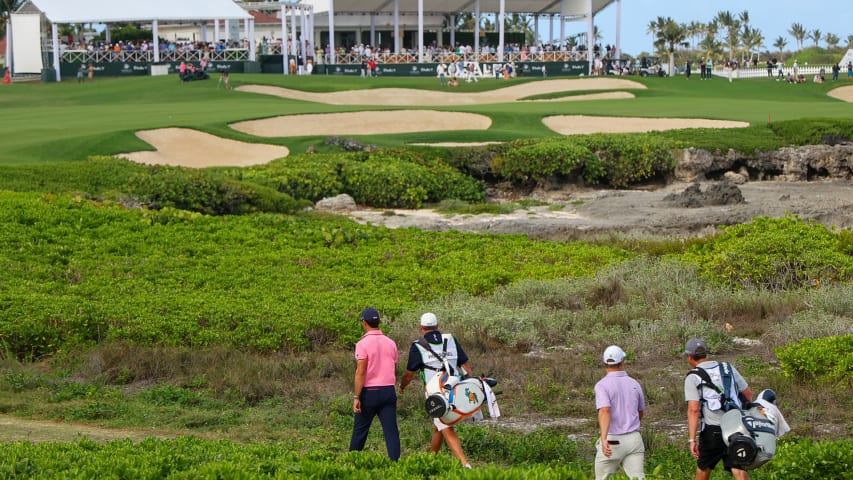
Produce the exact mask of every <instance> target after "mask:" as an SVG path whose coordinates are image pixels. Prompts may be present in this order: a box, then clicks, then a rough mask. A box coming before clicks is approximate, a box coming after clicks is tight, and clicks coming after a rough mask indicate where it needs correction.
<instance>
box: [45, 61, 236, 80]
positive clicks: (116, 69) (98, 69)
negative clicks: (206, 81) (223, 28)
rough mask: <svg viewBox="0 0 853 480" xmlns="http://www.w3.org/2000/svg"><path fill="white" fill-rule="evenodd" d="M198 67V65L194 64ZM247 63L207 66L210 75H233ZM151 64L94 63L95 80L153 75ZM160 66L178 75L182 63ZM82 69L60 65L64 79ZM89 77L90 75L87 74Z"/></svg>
mask: <svg viewBox="0 0 853 480" xmlns="http://www.w3.org/2000/svg"><path fill="white" fill-rule="evenodd" d="M193 63H194V64H195V65H196V66H198V63H196V62H193ZM245 63H246V62H210V63H209V64H208V65H207V72H208V73H216V72H221V71H223V70H226V69H227V70H229V71H230V72H231V73H244V72H245ZM83 65H84V68H88V63H84V64H83ZM151 65H152V64H151V63H148V62H111V63H109V62H104V63H93V64H92V68H94V69H95V78H98V77H131V76H141V75H150V74H151ZM158 65H168V67H169V73H170V74H171V73H175V74H177V73H178V70H179V69H180V66H181V62H161V63H159V64H158ZM79 68H80V63H79V62H74V63H62V64H60V69H61V70H60V72H61V73H62V76H63V77H68V78H74V77H76V76H77V70H78V69H79ZM87 75H88V73H87Z"/></svg>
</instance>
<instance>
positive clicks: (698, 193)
mask: <svg viewBox="0 0 853 480" xmlns="http://www.w3.org/2000/svg"><path fill="white" fill-rule="evenodd" d="M663 201H664V202H667V203H669V204H670V205H672V206H676V207H682V208H702V207H709V206H714V205H737V204H739V203H743V202H744V198H743V193H742V192H741V191H740V189H739V188H738V187H737V186H736V185H734V184H732V183H729V182H716V183H711V184H710V185H708V186H707V188H706V189H705V191H704V192H703V191H702V188H701V186H700V185H699V184H698V183H694V184H693V185H690V186H689V187H687V188H685V189H684V191H683V192H681V193H670V194H669V195H667V196H665V197H663Z"/></svg>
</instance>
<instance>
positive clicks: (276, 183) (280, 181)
mask: <svg viewBox="0 0 853 480" xmlns="http://www.w3.org/2000/svg"><path fill="white" fill-rule="evenodd" d="M345 158H346V157H345V156H344V155H301V156H294V157H289V158H285V159H282V160H277V161H275V162H272V163H269V164H267V165H261V166H255V167H250V168H247V169H242V170H236V171H234V172H232V174H233V175H235V176H237V177H238V178H242V179H243V180H248V181H251V182H254V183H258V184H261V185H265V186H267V187H270V188H273V189H275V190H277V191H279V192H282V193H286V194H287V195H290V196H291V197H293V198H304V199H307V200H311V201H312V202H316V201H317V200H320V199H322V198H326V197H334V196H335V195H338V194H340V193H341V192H342V191H343V184H342V183H341V178H340V170H341V165H342V164H343V163H344V161H345Z"/></svg>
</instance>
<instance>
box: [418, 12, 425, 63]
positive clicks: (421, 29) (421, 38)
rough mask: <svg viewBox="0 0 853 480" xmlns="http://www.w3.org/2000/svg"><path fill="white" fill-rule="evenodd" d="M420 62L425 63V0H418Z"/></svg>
mask: <svg viewBox="0 0 853 480" xmlns="http://www.w3.org/2000/svg"><path fill="white" fill-rule="evenodd" d="M418 63H424V0H418Z"/></svg>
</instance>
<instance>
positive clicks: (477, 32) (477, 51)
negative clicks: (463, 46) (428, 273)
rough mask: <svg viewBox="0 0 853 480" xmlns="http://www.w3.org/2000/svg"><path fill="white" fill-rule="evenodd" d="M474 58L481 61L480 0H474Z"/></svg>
mask: <svg viewBox="0 0 853 480" xmlns="http://www.w3.org/2000/svg"><path fill="white" fill-rule="evenodd" d="M474 58H475V59H476V60H477V62H479V61H480V0H475V1H474ZM478 64H479V63H478Z"/></svg>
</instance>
